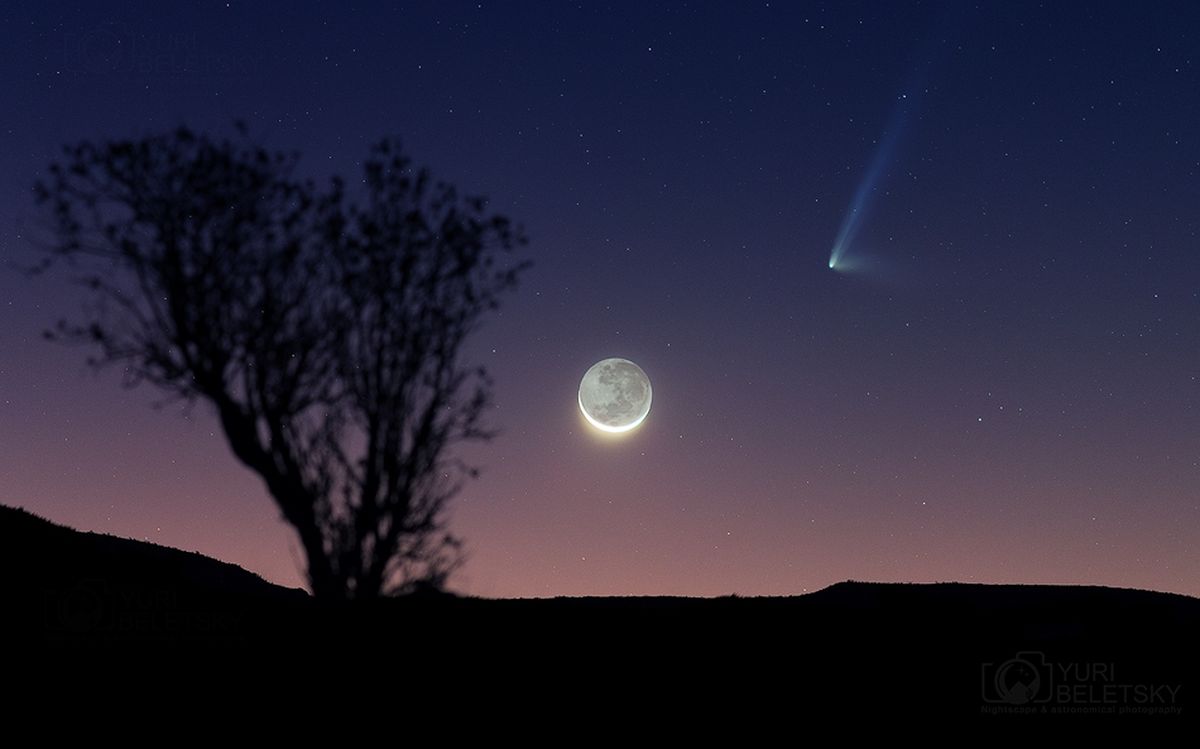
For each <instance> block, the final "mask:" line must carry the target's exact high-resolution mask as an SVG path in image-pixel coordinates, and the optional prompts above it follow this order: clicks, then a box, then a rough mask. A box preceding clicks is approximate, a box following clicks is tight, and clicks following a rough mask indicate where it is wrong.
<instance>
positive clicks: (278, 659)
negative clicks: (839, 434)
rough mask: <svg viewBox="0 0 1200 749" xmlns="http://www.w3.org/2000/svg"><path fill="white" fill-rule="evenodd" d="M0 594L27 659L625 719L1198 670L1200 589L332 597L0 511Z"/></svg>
mask: <svg viewBox="0 0 1200 749" xmlns="http://www.w3.org/2000/svg"><path fill="white" fill-rule="evenodd" d="M0 600H2V601H3V602H4V604H5V609H6V610H7V611H8V612H9V615H8V616H6V617H5V621H4V624H5V627H6V629H7V630H8V631H7V632H6V639H5V642H9V643H13V642H23V643H27V644H28V648H27V653H26V654H27V655H31V656H32V657H33V658H34V660H35V662H36V663H38V664H40V665H45V662H47V661H49V662H53V661H56V660H57V661H59V662H62V663H66V664H69V665H70V666H71V667H72V668H75V669H76V670H80V669H81V668H83V665H81V664H86V668H88V669H91V670H92V671H94V672H98V673H105V674H110V675H111V674H128V673H139V672H138V671H136V670H133V671H131V670H130V666H129V664H130V663H140V664H143V665H142V668H143V671H142V672H141V673H145V672H147V671H148V670H150V669H154V671H153V673H155V679H157V680H160V681H161V680H162V679H164V678H169V676H170V675H171V674H175V675H176V677H177V678H184V676H183V675H185V674H186V678H187V679H189V680H192V679H203V678H212V679H223V680H225V681H226V682H227V681H228V680H229V674H230V673H233V672H234V670H235V669H237V670H254V669H257V672H258V674H259V676H258V677H257V678H260V679H261V678H264V677H263V674H267V675H268V677H266V678H275V679H280V680H286V679H292V678H295V679H296V680H297V681H296V683H299V684H306V685H307V684H310V683H317V682H321V679H337V680H341V681H340V682H338V683H353V682H354V681H355V679H356V678H361V677H364V676H365V677H368V678H370V679H378V678H383V676H382V675H389V674H399V675H405V676H404V677H403V679H400V680H399V681H398V682H397V686H396V689H397V690H398V691H397V694H398V695H403V696H404V698H405V699H422V698H430V697H432V698H434V699H435V700H436V699H440V698H439V697H438V696H439V695H444V696H445V697H446V699H458V700H462V701H463V702H464V704H469V703H471V701H472V700H485V701H490V700H502V701H508V700H512V701H517V702H521V703H525V702H529V704H530V705H534V706H540V707H538V709H549V708H548V705H550V704H556V705H558V706H559V707H560V708H569V705H568V704H567V703H570V704H575V705H577V706H585V705H593V706H594V705H598V704H602V705H606V706H610V707H611V706H613V705H616V706H617V707H613V708H612V709H620V710H623V711H626V712H625V713H622V715H624V716H625V717H626V718H628V716H629V715H631V714H634V713H637V712H639V711H647V712H654V711H660V713H659V714H658V717H659V718H660V719H661V717H662V715H661V711H662V710H666V709H667V708H666V707H664V705H667V704H674V705H686V706H690V707H688V715H690V716H692V719H695V717H696V716H701V717H705V716H707V717H709V718H712V719H716V717H717V716H720V715H728V714H737V715H739V716H743V717H744V716H746V715H747V714H753V715H756V716H758V718H756V719H761V720H765V721H768V722H771V723H778V722H779V721H781V720H782V721H786V720H792V719H801V718H803V717H805V716H813V715H822V714H829V713H836V714H843V715H854V716H859V717H860V718H862V719H870V718H873V717H879V716H883V715H892V716H895V715H905V716H909V717H913V716H915V717H920V716H935V715H936V716H944V715H953V716H959V717H962V716H973V717H976V718H981V719H986V720H993V719H996V718H998V717H1001V716H1004V717H1008V718H1019V719H1025V718H1027V717H1029V715H1030V714H1032V715H1040V716H1047V715H1055V716H1064V715H1073V714H1080V713H1082V714H1088V715H1091V714H1095V713H1104V714H1139V715H1140V716H1141V717H1145V718H1149V719H1156V720H1157V719H1159V718H1163V717H1165V716H1164V715H1163V713H1165V714H1166V716H1176V717H1178V715H1180V714H1181V715H1183V716H1184V717H1186V716H1188V715H1189V714H1192V713H1194V711H1195V707H1194V706H1195V705H1196V702H1195V699H1194V696H1193V692H1194V690H1195V689H1196V688H1197V687H1196V676H1197V675H1198V674H1200V649H1198V647H1197V645H1196V642H1195V638H1196V635H1197V632H1200V600H1197V599H1194V598H1190V597H1187V596H1180V595H1173V594H1167V593H1155V592H1147V591H1141V590H1123V589H1117V588H1104V587H1082V586H1079V587H1076V586H1046V585H975V584H959V583H939V584H880V583H857V582H846V583H839V584H837V585H833V586H830V587H829V588H826V589H824V590H821V591H818V592H816V593H812V594H808V595H803V596H793V597H778V598H740V597H736V596H730V597H724V598H711V599H698V598H670V597H661V598H656V597H646V598H555V599H529V600H487V599H476V598H463V597H457V596H451V595H423V596H413V597H409V598H403V599H392V600H385V601H377V602H373V603H360V604H355V605H338V606H329V605H322V604H319V603H318V602H316V601H313V600H312V599H310V598H309V597H308V596H307V595H306V594H305V593H303V592H302V591H296V590H288V589H284V588H280V587H278V586H275V585H271V584H269V583H267V582H265V581H263V580H261V579H260V578H258V577H256V576H254V575H252V574H250V573H248V572H246V571H245V570H242V569H240V568H238V567H235V566H233V565H229V564H224V563H221V562H217V561H214V560H212V559H208V558H205V557H203V556H201V555H199V554H193V553H187V552H181V551H177V550H174V549H168V548H164V547H161V546H155V545H153V544H146V543H142V542H138V541H128V540H124V539H117V538H113V537H110V536H103V535H98V534H92V533H79V532H76V531H73V530H70V529H68V528H64V527H61V526H57V525H54V524H52V523H49V522H47V521H45V520H42V519H40V518H37V517H35V516H33V515H30V514H28V513H25V512H23V511H19V510H12V509H8V508H0ZM10 655H11V654H10ZM11 660H12V659H11V658H10V661H11ZM164 663H167V664H170V668H169V669H167V670H165V671H164V670H163V667H162V664H164ZM330 674H335V675H336V676H332V677H331V676H330ZM318 675H320V676H318ZM106 678H107V677H106ZM156 683H157V682H156ZM306 688H307V687H306ZM531 709H532V708H531ZM605 709H608V708H607V707H606V708H605ZM730 710H734V711H735V713H729V712H728V711H730ZM722 711H725V712H722ZM592 717H595V716H594V715H593V716H592Z"/></svg>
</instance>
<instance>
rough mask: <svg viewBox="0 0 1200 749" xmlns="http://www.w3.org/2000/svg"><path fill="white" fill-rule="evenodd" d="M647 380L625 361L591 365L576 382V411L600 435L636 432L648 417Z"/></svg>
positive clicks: (648, 388) (650, 394) (648, 389)
mask: <svg viewBox="0 0 1200 749" xmlns="http://www.w3.org/2000/svg"><path fill="white" fill-rule="evenodd" d="M652 395H653V393H652V390H651V387H650V378H649V377H647V376H646V373H645V372H644V371H642V368H641V367H639V366H638V365H636V364H634V363H633V362H631V361H629V360H628V359H619V358H611V359H604V360H603V361H599V362H596V363H595V364H593V365H592V366H591V367H590V368H589V369H588V371H587V372H586V373H584V375H583V380H582V381H581V382H580V383H579V410H580V412H581V413H582V414H583V417H584V418H585V419H587V421H588V423H589V424H591V425H592V426H594V427H595V428H597V429H599V430H600V431H602V432H608V433H610V434H621V433H624V432H629V431H632V430H634V429H637V428H638V426H640V425H641V423H642V422H643V421H645V420H646V417H647V416H648V415H649V414H650V401H651V399H652Z"/></svg>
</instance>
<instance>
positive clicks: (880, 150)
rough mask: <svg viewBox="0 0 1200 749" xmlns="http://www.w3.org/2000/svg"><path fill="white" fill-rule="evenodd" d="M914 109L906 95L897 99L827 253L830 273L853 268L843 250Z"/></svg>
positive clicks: (859, 226) (851, 241)
mask: <svg viewBox="0 0 1200 749" xmlns="http://www.w3.org/2000/svg"><path fill="white" fill-rule="evenodd" d="M915 108H916V102H915V101H914V99H913V98H910V97H909V96H908V95H907V94H901V95H900V97H899V100H898V102H897V104H896V107H895V109H893V110H892V114H891V117H890V118H889V119H888V124H887V127H886V128H885V129H884V132H883V136H882V137H881V138H880V139H879V144H878V145H877V146H876V147H875V154H874V156H872V158H871V163H870V164H869V165H868V166H867V171H866V172H865V173H864V174H863V177H862V180H861V181H860V182H859V183H858V189H857V190H855V191H854V199H853V200H851V201H850V207H849V208H848V209H847V210H846V215H845V216H844V217H843V218H842V225H841V228H840V229H839V230H838V233H837V239H836V240H834V242H833V250H832V251H830V253H829V269H830V270H834V271H848V270H852V269H853V268H854V263H853V262H852V261H851V260H850V259H849V258H848V257H847V255H846V253H847V250H849V249H850V247H851V246H852V245H853V244H854V239H855V237H857V236H858V232H859V230H860V229H862V225H863V221H864V220H865V219H866V217H867V214H868V213H869V212H870V209H871V206H872V205H873V204H874V201H875V196H876V194H877V190H878V187H879V183H880V180H882V179H883V176H884V175H885V174H886V172H887V167H888V165H889V164H890V163H891V161H892V154H893V152H894V151H895V150H896V144H897V143H898V142H899V141H900V136H901V134H902V133H903V131H904V128H905V125H907V124H908V119H909V116H910V115H911V113H912V111H913V109H915Z"/></svg>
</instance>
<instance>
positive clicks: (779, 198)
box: [0, 2, 1200, 598]
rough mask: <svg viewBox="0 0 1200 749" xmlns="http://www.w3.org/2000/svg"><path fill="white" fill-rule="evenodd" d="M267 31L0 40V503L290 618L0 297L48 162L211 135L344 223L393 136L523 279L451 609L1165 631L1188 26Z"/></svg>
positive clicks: (275, 518) (239, 512)
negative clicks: (182, 562)
mask: <svg viewBox="0 0 1200 749" xmlns="http://www.w3.org/2000/svg"><path fill="white" fill-rule="evenodd" d="M282 7H283V6H280V5H275V4H270V3H267V4H262V5H247V6H243V5H241V4H240V3H231V4H229V7H226V6H225V5H221V6H220V7H208V6H187V7H183V6H179V7H155V8H147V9H143V10H141V11H140V12H138V13H134V12H132V11H130V10H128V9H124V8H121V7H120V6H116V5H115V4H100V5H96V6H92V7H88V8H78V7H72V6H71V5H70V4H66V3H47V4H41V5H38V6H36V7H25V8H12V9H9V10H8V12H7V13H6V15H7V17H8V18H7V21H8V22H7V23H5V24H3V29H4V30H3V31H0V35H3V39H4V43H3V44H0V50H3V51H0V59H4V61H5V63H6V70H8V71H10V72H9V74H8V75H6V76H5V78H4V79H3V80H2V81H0V98H3V99H4V100H5V101H8V102H9V103H10V104H9V108H10V110H11V113H10V117H9V118H8V119H7V121H6V122H5V123H4V124H3V126H0V138H2V139H3V143H4V148H0V173H2V174H4V175H5V176H6V178H5V179H4V180H3V181H2V182H0V206H3V207H2V208H0V254H2V255H3V257H4V260H5V266H6V268H5V270H4V271H3V272H0V352H3V354H2V355H0V504H4V505H8V506H13V507H24V508H26V509H28V510H29V511H30V512H32V513H35V514H37V515H39V516H42V517H45V518H47V519H49V520H51V521H52V522H55V523H58V524H62V525H66V526H67V527H70V528H74V529H77V530H80V531H93V532H98V533H107V534H111V535H115V536H118V537H127V538H132V539H135V540H144V541H150V542H153V543H156V544H159V545H163V546H168V547H172V548H178V549H182V550H185V551H195V552H199V553H201V554H204V555H206V556H209V557H212V558H215V559H218V560H220V561H225V562H229V563H231V564H235V565H237V566H239V567H242V568H244V569H246V570H249V571H251V572H253V573H255V574H257V575H259V576H261V577H262V578H263V579H265V580H268V581H270V582H273V583H276V584H279V585H283V586H286V587H307V585H306V584H305V582H304V580H303V574H302V571H301V570H302V563H303V555H302V552H301V550H300V546H299V544H298V543H297V541H296V538H295V534H294V532H293V530H292V528H291V527H290V526H289V525H287V524H286V523H285V522H284V521H283V520H282V519H280V516H279V515H280V514H279V511H278V509H277V508H276V506H275V505H274V503H273V502H272V501H271V498H270V496H269V495H268V493H267V492H266V490H265V489H264V487H263V484H262V482H261V480H260V479H259V477H258V476H257V475H255V474H253V473H252V472H250V471H249V470H247V469H246V468H244V467H243V466H242V465H241V464H239V462H238V461H237V459H236V458H235V457H234V456H233V454H232V452H231V451H230V449H229V446H228V443H227V442H226V440H225V437H224V435H223V433H222V431H221V428H220V426H219V425H218V423H217V420H216V419H215V418H214V416H213V414H212V412H211V409H210V408H209V407H208V406H207V404H205V403H203V402H200V403H197V404H196V406H195V407H194V408H193V409H191V410H190V412H187V413H184V412H182V411H181V408H180V407H179V406H178V405H170V406H167V407H163V408H158V409H156V408H154V407H153V403H154V402H155V401H156V400H158V399H160V397H161V394H160V393H158V392H156V391H155V390H153V389H152V388H150V387H147V386H143V387H141V388H139V389H137V390H127V389H124V388H122V387H121V385H120V372H119V371H114V370H113V369H112V368H110V369H109V370H107V371H105V372H102V373H100V374H99V375H93V374H92V373H91V372H90V370H88V368H87V367H86V366H85V363H84V359H85V356H86V353H85V351H84V350H83V349H82V348H81V347H69V346H61V345H54V344H52V343H49V342H46V341H43V340H42V333H43V331H44V330H46V329H48V328H50V327H52V326H53V324H54V322H55V321H56V320H57V319H59V318H60V317H64V316H66V317H78V313H79V311H80V309H81V307H82V300H83V295H82V294H81V293H80V291H79V290H78V289H76V288H74V287H72V286H70V285H69V284H68V283H66V280H65V277H64V274H58V275H56V276H52V277H41V278H32V279H31V278H27V277H26V276H25V275H24V274H22V273H20V272H17V271H16V270H13V269H12V267H11V266H25V265H28V264H30V263H31V262H33V261H35V260H36V259H37V257H38V255H37V252H36V250H35V244H36V243H37V242H38V241H40V239H41V238H42V236H43V235H42V232H43V229H42V228H41V223H42V220H43V219H44V216H43V215H42V214H41V213H40V212H39V210H38V209H37V207H36V206H35V204H34V201H33V197H32V194H31V189H32V185H33V183H34V182H35V181H36V180H37V179H39V178H42V177H44V176H45V174H46V168H47V167H48V166H49V164H50V163H52V162H54V161H56V160H59V159H60V158H61V149H62V147H63V146H64V145H66V144H70V143H75V142H78V141H80V140H95V139H105V138H110V137H111V138H122V137H135V136H141V135H146V134H149V133H158V132H163V131H167V130H170V129H171V128H174V127H176V126H180V125H187V126H189V127H192V128H194V129H196V130H197V131H198V132H202V133H208V134H215V135H221V136H223V135H227V134H230V133H232V131H233V122H234V121H235V120H237V119H242V120H245V122H246V123H247V126H248V128H249V131H250V133H251V135H252V137H254V138H255V139H256V140H257V141H260V142H262V143H263V144H264V145H265V146H267V147H268V148H271V149H280V150H290V149H293V148H294V149H297V150H299V152H300V154H301V162H300V163H301V170H302V171H303V172H304V174H306V175H312V176H314V177H316V178H319V179H325V178H327V177H329V176H330V175H334V174H337V175H341V176H342V177H345V178H346V179H347V182H348V184H354V183H356V182H357V180H358V179H359V176H360V174H359V169H360V165H361V161H362V160H363V159H364V158H365V157H366V155H367V148H368V145H369V144H371V143H373V142H375V141H377V140H378V139H380V138H381V137H383V136H386V135H392V134H396V135H399V136H400V137H401V138H402V139H403V142H404V144H405V147H406V149H407V150H408V152H409V154H410V155H411V156H412V157H413V159H414V161H415V162H416V163H417V164H421V165H428V166H429V167H430V168H431V169H432V171H433V173H434V175H435V176H436V177H439V178H442V179H446V180H448V181H450V182H451V183H453V184H454V185H455V186H456V187H458V188H459V190H460V191H461V192H463V193H465V194H483V195H485V196H487V197H488V198H489V199H490V206H491V208H492V209H494V210H496V211H498V212H500V213H503V214H505V215H507V216H510V217H512V218H513V219H514V220H516V221H518V222H520V223H521V224H522V225H523V226H524V227H525V228H526V230H527V232H528V234H529V236H530V240H531V241H530V244H529V246H528V247H526V248H524V249H523V250H522V253H523V255H522V256H523V257H527V258H529V259H531V260H532V261H533V263H534V265H533V268H532V269H531V270H530V271H529V273H528V274H527V276H526V277H524V278H523V280H522V282H521V284H520V286H519V287H518V289H517V290H516V293H515V294H514V295H512V296H510V297H509V298H507V299H506V300H505V303H504V304H503V305H502V306H501V307H500V310H499V312H498V313H497V314H495V315H493V316H491V317H488V318H485V320H484V324H483V327H482V329H481V330H480V331H478V332H477V333H476V334H475V336H474V337H473V338H472V339H471V340H470V343H469V344H468V347H467V357H466V359H467V361H468V363H480V364H484V365H486V366H487V367H488V368H489V370H490V372H491V373H492V375H493V376H494V377H495V382H496V385H495V400H496V403H495V408H494V409H492V411H491V412H490V414H489V421H490V423H492V424H494V425H495V426H497V427H498V428H499V429H500V430H501V433H500V435H499V436H498V438H497V439H496V440H494V441H493V442H491V443H486V444H480V445H472V446H469V448H468V449H465V450H461V451H460V452H459V454H461V455H464V456H465V457H467V458H469V459H470V460H472V461H475V462H477V463H479V464H480V465H481V466H482V468H483V472H482V476H481V478H479V479H478V480H476V481H473V482H469V483H468V484H467V485H466V487H465V489H464V490H463V491H462V493H461V494H460V495H459V496H458V497H456V498H455V499H454V500H453V501H452V504H451V508H450V513H451V520H450V529H451V530H452V531H453V532H455V533H456V534H458V535H461V536H462V537H463V538H464V539H465V541H466V549H467V552H468V560H467V562H466V565H465V567H464V568H463V569H462V570H461V571H460V572H459V573H457V574H456V575H455V576H454V577H453V578H451V584H450V589H451V590H453V591H455V592H461V593H463V594H466V595H474V596H480V597H485V598H549V597H560V596H569V597H581V596H597V597H604V596H681V597H693V598H696V597H715V596H729V595H737V596H739V597H758V596H764V595H769V596H789V595H799V594H802V593H810V592H814V591H817V590H820V589H823V588H826V587H829V586H830V585H834V584H837V583H839V582H852V581H860V582H861V581H867V582H878V583H925V582H934V581H937V582H953V583H961V584H998V585H1051V584H1067V585H1083V586H1103V587H1112V588H1129V589H1139V590H1150V591H1158V592H1164V593H1176V594H1181V595H1186V596H1190V597H1193V598H1200V555H1197V554H1196V550H1197V548H1200V437H1198V435H1200V431H1198V430H1197V428H1196V427H1197V424H1200V420H1198V419H1200V347H1198V346H1197V345H1196V344H1197V341H1200V252H1197V249H1198V248H1197V243H1198V242H1200V215H1198V214H1197V213H1196V211H1195V206H1196V205H1200V131H1198V128H1200V124H1197V123H1200V98H1198V97H1196V96H1195V92H1196V91H1197V90H1200V80H1198V78H1200V69H1198V65H1200V59H1197V56H1196V53H1195V41H1194V39H1193V38H1192V35H1189V28H1200V7H1198V6H1195V5H1194V4H1186V3H1167V4H1164V5H1156V6H1154V7H1151V8H1138V7H1122V8H1103V9H1096V8H1089V9H1087V11H1086V13H1085V12H1082V11H1079V10H1078V9H1072V8H1070V7H1060V8H1059V7H1056V8H1039V7H1037V4H1036V3H1033V2H1018V3H1005V4H1001V3H995V4H983V5H982V6H980V7H977V8H972V9H959V10H953V11H952V10H951V9H953V8H954V6H953V5H946V4H939V3H924V2H918V3H912V4H898V5H896V6H875V5H870V4H859V3H855V4H850V5H844V6H840V7H836V8H822V7H820V6H814V5H807V4H806V5H803V6H801V5H793V6H789V7H786V8H777V7H771V6H770V4H759V5H756V6H754V7H741V6H738V5H736V4H728V5H716V6H706V7H704V8H675V7H671V8H658V7H655V8H644V7H638V6H636V5H634V4H617V5H616V6H615V7H604V6H597V5H589V4H584V5H582V6H572V7H566V6H561V5H558V4H532V5H529V6H522V7H519V8H511V7H504V6H498V5H497V6H493V5H492V4H490V3H476V2H472V3H417V4H415V5H412V6H409V7H407V8H404V9H391V8H389V9H383V8H381V7H376V6H375V5H368V6H367V7H366V8H364V9H361V10H358V11H345V10H340V9H336V8H334V9H329V8H320V7H318V6H316V5H310V4H302V5H296V6H291V5H289V6H287V7H288V10H287V12H286V13H284V12H282V10H281V9H282ZM1187 20H1192V21H1194V22H1195V23H1192V24H1189V23H1187V22H1186V21H1187ZM910 92H912V96H911V97H910V96H909V93H910ZM835 260H836V263H835ZM835 265H836V266H837V267H836V268H835V267H834V266H835ZM609 357H613V358H625V359H628V360H630V361H632V362H635V363H636V365H637V366H638V367H640V368H641V369H643V370H644V372H645V376H646V377H648V381H649V382H648V387H647V393H648V392H649V384H652V387H653V408H650V405H649V401H648V398H647V402H646V404H645V406H646V409H648V413H646V412H641V413H640V414H639V417H640V420H639V421H638V422H637V423H633V425H632V427H630V431H628V432H627V433H625V434H622V435H617V436H614V435H600V434H597V433H596V432H595V430H594V429H593V428H592V427H591V426H590V425H589V423H588V421H587V418H590V417H585V415H584V414H583V413H581V410H580V409H581V407H582V400H581V399H580V396H579V387H580V381H581V378H583V377H584V374H585V372H587V371H588V369H589V367H591V366H592V365H593V364H595V363H597V362H600V361H601V360H603V359H606V358H609ZM642 420H644V421H642ZM620 428H625V427H624V426H622V427H620Z"/></svg>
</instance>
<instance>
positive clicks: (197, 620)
mask: <svg viewBox="0 0 1200 749" xmlns="http://www.w3.org/2000/svg"><path fill="white" fill-rule="evenodd" d="M0 596H2V599H3V600H4V601H5V602H6V603H7V604H8V605H7V606H6V608H8V609H9V611H10V612H11V614H10V616H8V617H7V618H6V620H5V622H4V626H5V627H6V628H10V629H15V628H19V629H21V630H23V631H26V632H33V633H38V634H41V635H43V636H45V637H46V638H47V639H49V640H53V641H55V642H58V643H59V644H65V643H83V644H86V645H100V646H105V647H110V646H113V645H116V644H117V643H120V642H122V641H131V642H145V641H147V640H154V639H160V640H161V639H164V638H165V639H167V640H168V641H181V640H182V641H189V642H192V643H193V644H194V643H195V642H196V641H198V640H204V639H212V638H216V639H218V640H224V639H226V638H228V637H230V636H240V634H241V632H240V631H239V629H240V627H241V626H243V624H244V617H245V615H246V614H247V613H251V612H255V611H257V610H260V609H263V608H265V607H270V606H281V605H295V604H296V603H297V602H306V601H307V600H308V598H309V596H308V594H307V593H305V592H304V591H302V590H298V589H295V590H289V589H287V588H282V587H280V586H278V585H273V584H271V583H268V582H267V581H265V580H263V579H262V578H260V577H258V576H257V575H255V574H253V573H250V572H247V571H246V570H244V569H242V568H241V567H238V566H236V565H233V564H228V563H225V562H219V561H217V560H215V559H211V558H209V557H206V556H204V555H202V554H197V553H195V552H187V551H180V550H179V549H172V548H168V547H165V546H159V545H157V544H152V543H147V542H144V541H134V540H130V539H124V538H116V537H114V536H109V535H105V534H100V533H81V532H79V531H76V530H72V529H70V528H67V527H65V526H61V525H57V524H55V523H52V522H50V521H48V520H46V519H44V518H41V517H38V516H37V515H34V514H32V513H30V512H27V511H25V510H23V509H14V508H11V507H3V506H0Z"/></svg>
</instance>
